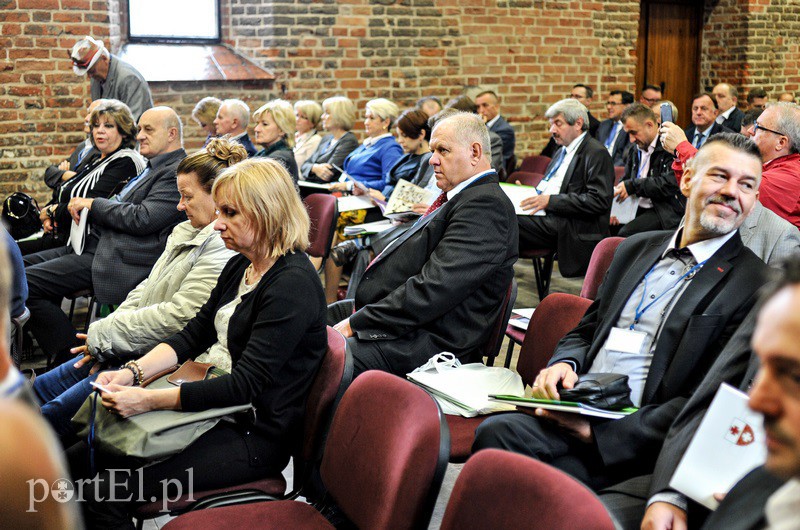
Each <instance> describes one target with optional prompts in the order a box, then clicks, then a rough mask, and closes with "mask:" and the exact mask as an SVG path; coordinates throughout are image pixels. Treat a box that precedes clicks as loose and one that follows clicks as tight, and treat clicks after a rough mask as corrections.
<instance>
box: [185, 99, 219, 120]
mask: <svg viewBox="0 0 800 530" xmlns="http://www.w3.org/2000/svg"><path fill="white" fill-rule="evenodd" d="M220 105H222V100H221V99H219V98H214V97H207V98H203V99H201V100H200V101H198V102H197V105H195V106H194V110H192V119H193V120H194V121H196V122H197V124H198V125H208V124H210V123H214V120H215V119H216V118H217V111H218V110H219V106H220Z"/></svg>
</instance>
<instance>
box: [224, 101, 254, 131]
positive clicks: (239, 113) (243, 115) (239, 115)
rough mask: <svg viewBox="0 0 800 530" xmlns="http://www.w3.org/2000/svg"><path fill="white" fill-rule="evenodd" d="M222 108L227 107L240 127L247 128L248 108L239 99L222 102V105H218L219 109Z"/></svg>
mask: <svg viewBox="0 0 800 530" xmlns="http://www.w3.org/2000/svg"><path fill="white" fill-rule="evenodd" d="M222 106H225V107H228V110H230V111H231V113H233V115H234V116H236V119H237V120H239V123H241V124H242V127H244V128H245V129H246V128H247V125H248V124H249V123H250V107H248V106H247V103H245V102H244V101H242V100H241V99H226V100H225V101H223V102H222V105H220V107H222Z"/></svg>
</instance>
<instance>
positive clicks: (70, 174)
mask: <svg viewBox="0 0 800 530" xmlns="http://www.w3.org/2000/svg"><path fill="white" fill-rule="evenodd" d="M59 167H60V166H59ZM64 169H66V170H67V171H64V174H63V175H61V180H63V181H64V182H66V181H68V180H69V179H71V178H72V177H74V176H75V175H77V173H75V172H74V171H69V164H67V167H66V168H64Z"/></svg>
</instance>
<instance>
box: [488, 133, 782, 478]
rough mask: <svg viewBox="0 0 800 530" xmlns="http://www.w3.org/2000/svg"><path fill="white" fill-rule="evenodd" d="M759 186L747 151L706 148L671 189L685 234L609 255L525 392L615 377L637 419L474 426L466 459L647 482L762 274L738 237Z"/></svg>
mask: <svg viewBox="0 0 800 530" xmlns="http://www.w3.org/2000/svg"><path fill="white" fill-rule="evenodd" d="M606 154H607V153H606ZM760 178H761V157H760V154H759V152H758V149H757V147H756V146H755V145H754V144H753V143H752V141H750V140H747V139H745V138H744V137H742V136H740V135H719V136H718V137H716V138H715V139H713V140H711V141H709V144H708V145H707V146H706V147H704V148H702V149H701V150H700V152H699V153H698V157H696V158H695V159H694V161H693V162H692V166H691V168H690V169H689V174H688V175H687V174H684V176H683V179H682V181H681V189H682V190H684V191H688V192H689V194H690V195H689V200H688V203H687V207H686V222H685V225H684V227H682V228H681V229H680V230H678V231H677V232H672V231H664V232H650V233H646V234H637V235H634V236H631V237H629V238H627V239H626V240H625V241H624V242H623V243H622V244H621V245H620V246H619V248H618V249H617V252H616V254H615V256H614V259H613V261H612V263H611V266H610V268H609V270H608V274H607V275H606V279H605V280H604V281H603V283H602V285H601V286H600V290H599V292H598V294H597V297H596V299H595V301H594V302H593V303H592V305H591V306H590V307H589V309H588V310H587V312H586V315H585V316H584V317H583V319H581V322H580V323H579V324H578V326H577V327H576V328H575V329H574V330H572V331H571V332H569V333H568V334H567V335H566V336H565V337H564V338H563V339H562V340H561V341H560V342H559V344H558V346H557V348H556V351H555V353H554V355H553V357H552V358H551V359H550V362H549V366H548V368H546V369H544V370H542V371H541V372H540V373H539V375H538V377H537V378H536V381H535V382H534V385H533V386H534V396H536V397H540V398H546V399H559V391H560V390H561V389H562V388H564V389H570V388H573V387H574V385H575V383H576V382H577V381H578V377H579V374H580V375H582V374H586V373H618V374H624V375H627V376H628V384H629V386H630V388H631V394H630V398H631V401H632V402H633V404H634V405H635V406H637V407H639V410H638V411H637V412H635V413H633V414H630V415H628V416H625V417H624V418H621V419H618V420H587V419H585V417H584V416H581V415H577V414H569V413H555V412H550V411H545V410H541V409H536V410H535V413H536V414H535V416H536V418H532V417H530V416H529V415H527V414H502V415H499V416H495V417H492V418H489V419H488V420H487V421H485V422H484V423H483V424H481V426H480V427H479V428H478V430H477V432H476V437H475V443H474V445H473V451H477V450H480V449H484V448H488V447H495V448H501V449H505V450H510V451H514V452H519V453H522V454H527V455H530V456H533V457H535V458H538V459H540V460H543V461H545V462H548V463H550V464H552V465H554V466H556V467H558V468H560V469H562V470H564V471H567V472H568V473H570V474H572V475H574V476H576V477H577V478H579V479H581V480H582V481H584V482H586V483H587V484H589V485H590V486H592V487H595V488H600V487H604V486H607V485H610V484H612V483H618V482H620V481H622V480H625V479H627V478H630V477H632V476H639V475H644V474H646V473H649V472H651V471H652V469H653V465H654V463H655V461H656V458H657V457H658V454H659V451H660V450H661V447H662V444H663V441H664V437H665V435H666V432H667V429H669V426H670V425H671V423H672V421H673V420H674V419H675V417H676V416H677V414H678V413H679V412H680V410H681V408H682V407H683V405H684V404H685V403H686V400H687V398H688V397H689V396H690V395H691V394H692V393H693V392H694V391H695V389H696V388H697V385H698V384H699V382H700V381H701V380H702V379H703V376H704V374H705V373H706V372H707V370H708V368H709V366H710V365H711V364H712V363H713V361H714V359H715V357H716V356H717V354H718V353H719V352H720V350H721V349H722V347H723V346H724V345H725V343H726V342H727V340H728V339H729V338H730V337H731V335H732V334H733V332H734V331H735V330H736V328H737V327H738V326H739V324H740V323H741V322H742V319H744V317H745V315H746V314H747V313H748V311H749V310H750V308H751V307H752V306H753V304H754V302H755V299H756V296H757V291H758V289H759V288H760V287H761V285H763V283H764V281H765V278H764V277H763V276H764V274H765V272H766V268H767V266H766V265H765V264H764V262H763V261H761V260H760V259H759V258H758V257H756V256H755V254H753V253H752V252H751V251H750V250H749V249H747V248H745V247H744V245H742V242H741V238H740V237H739V234H738V230H737V229H738V227H739V226H740V225H741V224H742V222H743V221H744V219H745V218H746V217H747V215H748V214H749V213H750V211H751V210H752V208H753V205H754V204H755V201H756V198H757V196H758V191H757V190H758V183H759V180H760Z"/></svg>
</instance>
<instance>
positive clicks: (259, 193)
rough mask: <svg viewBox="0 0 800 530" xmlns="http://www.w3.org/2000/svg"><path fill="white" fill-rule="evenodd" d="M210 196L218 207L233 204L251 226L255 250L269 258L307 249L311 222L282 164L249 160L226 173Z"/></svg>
mask: <svg viewBox="0 0 800 530" xmlns="http://www.w3.org/2000/svg"><path fill="white" fill-rule="evenodd" d="M211 195H212V196H213V198H214V202H215V203H216V204H217V205H220V204H225V203H227V204H232V205H233V207H234V209H236V210H238V211H239V212H241V214H242V215H244V216H245V218H246V219H247V220H248V222H249V223H250V226H251V227H252V229H253V232H254V239H255V241H256V250H257V251H258V252H259V253H261V254H262V255H264V256H266V257H269V258H273V259H274V258H278V257H280V256H283V255H284V254H286V253H287V252H303V251H305V250H306V248H308V245H309V239H308V233H309V230H310V229H311V221H310V220H309V217H308V211H306V208H305V206H303V202H302V201H301V200H300V195H298V193H297V190H295V187H294V182H293V181H292V177H290V176H289V173H288V172H287V171H286V168H284V167H283V165H282V164H281V163H280V162H278V161H276V160H272V159H269V158H249V159H247V160H244V161H242V162H240V163H238V164H236V165H235V166H231V167H230V168H228V169H226V170H225V171H223V172H222V173H221V174H220V175H219V176H218V177H217V180H216V181H215V182H214V187H213V188H212V189H211Z"/></svg>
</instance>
